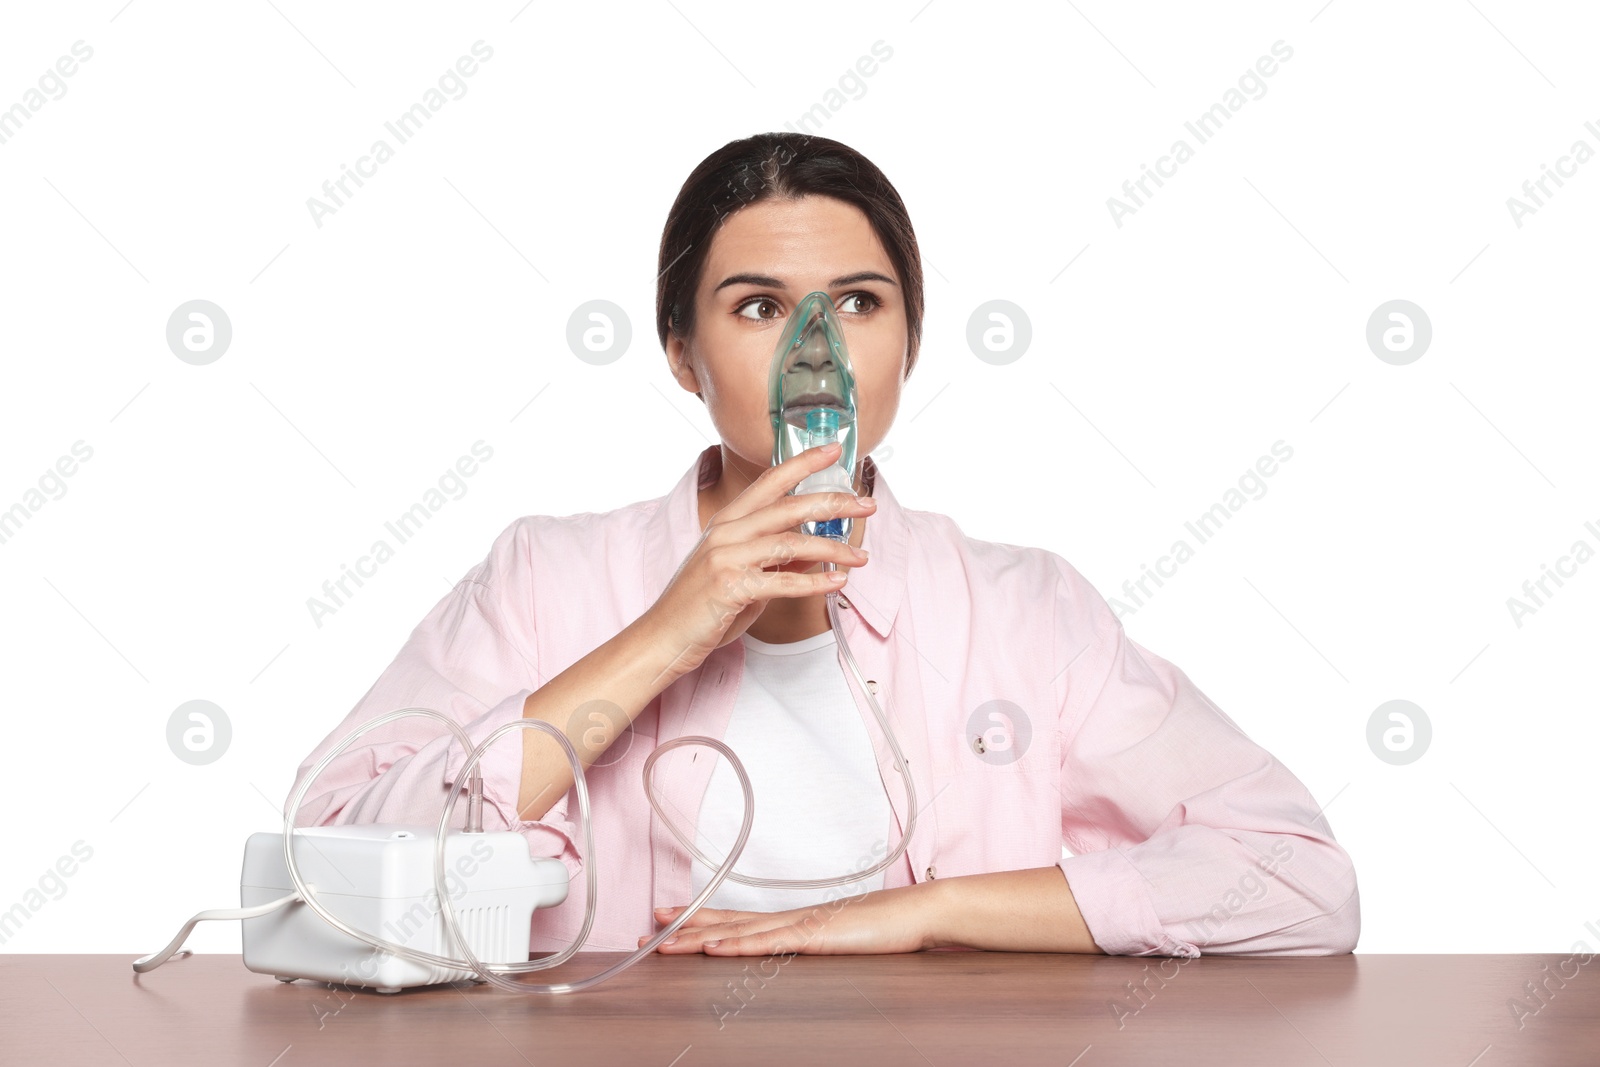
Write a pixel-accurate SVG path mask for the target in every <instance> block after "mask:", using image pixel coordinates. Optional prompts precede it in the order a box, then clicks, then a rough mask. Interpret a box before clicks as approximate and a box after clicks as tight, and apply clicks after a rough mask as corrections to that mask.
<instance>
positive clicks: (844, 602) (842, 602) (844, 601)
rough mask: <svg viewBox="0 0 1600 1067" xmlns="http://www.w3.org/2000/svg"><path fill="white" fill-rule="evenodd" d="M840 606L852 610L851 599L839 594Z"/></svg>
mask: <svg viewBox="0 0 1600 1067" xmlns="http://www.w3.org/2000/svg"><path fill="white" fill-rule="evenodd" d="M839 606H840V607H841V608H844V609H845V610H846V611H849V610H850V601H849V600H847V599H845V597H844V595H843V594H840V596H839Z"/></svg>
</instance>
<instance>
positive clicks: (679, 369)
mask: <svg viewBox="0 0 1600 1067" xmlns="http://www.w3.org/2000/svg"><path fill="white" fill-rule="evenodd" d="M667 367H668V369H669V370H671V371H672V377H673V378H674V379H676V380H677V383H678V384H679V385H680V386H682V387H683V389H684V390H685V391H687V392H690V393H693V394H694V395H695V396H698V397H700V401H701V403H704V402H705V396H704V395H703V393H702V390H701V389H700V379H699V377H698V376H697V375H696V374H695V370H694V366H693V361H692V360H690V358H689V345H688V343H687V342H686V341H684V339H683V338H681V337H679V336H678V335H677V334H676V333H675V332H669V333H668V334H667Z"/></svg>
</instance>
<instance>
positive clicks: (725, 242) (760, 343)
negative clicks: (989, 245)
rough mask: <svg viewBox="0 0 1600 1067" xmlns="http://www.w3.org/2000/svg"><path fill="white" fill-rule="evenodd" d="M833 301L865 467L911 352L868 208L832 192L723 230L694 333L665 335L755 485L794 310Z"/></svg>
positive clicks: (678, 367) (681, 379) (703, 281)
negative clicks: (808, 301) (805, 303)
mask: <svg viewBox="0 0 1600 1067" xmlns="http://www.w3.org/2000/svg"><path fill="white" fill-rule="evenodd" d="M818 291H820V292H824V293H827V294H828V295H829V296H830V297H831V298H832V299H833V306H834V310H835V311H836V312H838V315H839V321H840V322H841V323H842V324H843V326H844V336H845V346H846V347H847V348H848V349H849V352H850V364H851V367H852V369H853V370H854V371H855V384H856V420H857V444H856V460H857V462H858V463H859V462H860V460H862V459H863V458H865V457H866V456H867V455H868V454H870V453H871V452H872V450H873V449H874V448H876V447H877V446H878V445H879V444H880V443H881V442H882V441H883V439H884V437H886V436H887V435H888V433H889V426H890V424H891V423H893V422H894V416H895V412H896V411H898V410H899V408H900V386H901V380H902V376H903V374H904V371H905V364H906V355H907V336H908V335H907V329H906V314H905V301H904V300H903V299H902V294H901V290H900V279H899V277H898V276H897V275H896V273H895V270H894V267H893V266H892V265H891V263H890V261H889V255H888V253H887V252H886V251H885V249H884V247H883V245H882V243H881V242H879V240H878V237H877V234H876V233H874V232H873V229H872V225H871V224H870V223H869V222H868V221H867V216H866V215H865V214H863V213H862V211H861V209H860V208H858V207H856V206H855V205H853V204H847V203H845V202H844V201H842V200H835V199H833V198H832V197H826V196H807V197H803V198H801V199H799V200H764V201H761V202H759V203H755V204H751V205H750V206H748V207H745V208H741V209H740V210H739V211H737V212H735V213H734V214H732V215H730V216H729V217H728V218H727V219H725V220H723V223H722V225H721V226H720V227H718V229H717V230H716V232H715V233H714V235H713V237H712V241H711V248H710V250H709V252H707V254H706V262H705V270H704V272H703V273H702V274H701V278H700V286H699V291H698V292H697V293H696V294H695V320H694V321H695V325H694V336H693V337H692V338H691V339H689V340H687V341H685V340H683V339H680V338H678V337H677V336H676V335H675V334H669V335H668V338H667V359H668V362H669V363H670V364H671V366H672V367H673V372H674V376H675V377H676V378H677V380H678V383H679V384H680V385H682V386H683V388H684V389H686V390H688V391H689V392H691V393H695V392H698V393H703V394H704V397H705V402H706V407H707V408H709V409H710V412H711V421H712V424H713V425H715V426H716V428H717V433H718V434H720V435H721V437H722V441H723V445H724V447H725V449H726V450H731V451H732V452H733V453H734V455H735V456H736V457H737V458H738V459H739V460H742V461H743V466H744V467H745V474H746V476H747V478H748V477H753V476H754V475H755V474H756V473H759V471H760V469H761V468H763V467H767V466H770V465H771V463H772V419H771V416H770V415H769V414H768V410H767V405H768V395H767V389H768V374H769V372H770V370H771V366H772V352H773V349H774V348H775V347H776V346H777V343H778V338H779V336H780V335H781V334H782V332H783V328H784V325H785V323H786V322H787V321H788V317H789V314H790V312H792V311H793V310H794V308H795V305H797V304H798V303H799V302H800V301H801V300H802V299H803V298H804V297H805V296H806V295H807V294H809V293H813V292H818Z"/></svg>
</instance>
